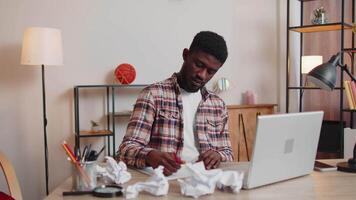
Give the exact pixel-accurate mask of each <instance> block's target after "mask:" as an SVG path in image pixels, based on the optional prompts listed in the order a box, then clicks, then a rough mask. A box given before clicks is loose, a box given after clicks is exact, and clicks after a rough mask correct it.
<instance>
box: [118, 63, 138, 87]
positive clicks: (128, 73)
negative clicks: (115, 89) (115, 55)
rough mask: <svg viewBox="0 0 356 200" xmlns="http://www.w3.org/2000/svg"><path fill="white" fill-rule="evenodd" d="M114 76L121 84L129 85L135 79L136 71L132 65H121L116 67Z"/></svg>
mask: <svg viewBox="0 0 356 200" xmlns="http://www.w3.org/2000/svg"><path fill="white" fill-rule="evenodd" d="M115 76H116V79H117V80H118V81H119V82H120V83H121V84H130V83H132V82H133V81H134V80H135V78H136V70H135V68H134V67H133V66H132V65H130V64H127V63H123V64H120V65H118V66H117V67H116V69H115Z"/></svg>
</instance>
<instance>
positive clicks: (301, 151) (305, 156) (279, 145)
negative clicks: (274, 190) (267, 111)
mask: <svg viewBox="0 0 356 200" xmlns="http://www.w3.org/2000/svg"><path fill="white" fill-rule="evenodd" d="M323 114H324V112H322V111H317V112H302V113H289V114H275V115H265V116H258V119H257V130H256V139H255V143H254V150H253V152H252V160H251V162H250V168H249V172H248V173H249V174H248V177H247V180H246V185H245V187H246V188H254V187H258V186H262V185H266V184H270V183H274V182H278V181H282V180H286V179H290V178H294V177H298V176H303V175H306V174H309V173H311V172H312V170H313V166H314V161H315V156H316V151H317V146H318V141H319V135H320V129H321V123H322V119H323Z"/></svg>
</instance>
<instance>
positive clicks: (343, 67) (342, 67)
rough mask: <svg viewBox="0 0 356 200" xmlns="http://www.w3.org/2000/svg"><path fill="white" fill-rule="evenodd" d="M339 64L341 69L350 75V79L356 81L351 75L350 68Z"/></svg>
mask: <svg viewBox="0 0 356 200" xmlns="http://www.w3.org/2000/svg"><path fill="white" fill-rule="evenodd" d="M339 66H340V67H341V69H342V70H344V71H345V72H346V74H348V75H349V76H350V78H351V80H352V81H355V82H356V78H355V77H354V75H352V73H351V72H350V70H349V69H348V68H347V65H339Z"/></svg>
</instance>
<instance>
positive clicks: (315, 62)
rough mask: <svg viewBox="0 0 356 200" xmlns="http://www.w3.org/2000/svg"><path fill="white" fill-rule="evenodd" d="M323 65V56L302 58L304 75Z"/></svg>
mask: <svg viewBox="0 0 356 200" xmlns="http://www.w3.org/2000/svg"><path fill="white" fill-rule="evenodd" d="M321 64H323V56H317V55H315V56H302V74H307V73H309V72H310V71H311V70H312V69H314V68H315V67H316V66H319V65H321Z"/></svg>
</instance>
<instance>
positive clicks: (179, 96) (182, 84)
mask: <svg viewBox="0 0 356 200" xmlns="http://www.w3.org/2000/svg"><path fill="white" fill-rule="evenodd" d="M227 54H228V53H227V47H226V43H225V40H224V38H223V37H221V36H220V35H218V34H216V33H214V32H210V31H202V32H200V33H198V34H197V35H196V36H195V37H194V39H193V42H192V44H191V45H190V47H189V50H188V49H184V50H183V60H184V63H183V65H182V68H181V70H180V71H179V72H178V73H175V74H173V75H172V77H170V78H168V79H166V80H164V81H162V82H158V83H155V84H152V85H150V86H148V87H147V88H145V89H143V91H142V92H141V94H140V95H139V97H138V99H137V101H136V104H135V107H134V111H133V114H132V116H131V119H130V122H129V124H128V126H127V132H126V135H125V137H124V139H123V141H122V144H121V145H120V147H119V151H118V159H119V160H122V161H124V162H125V163H126V164H127V165H129V166H134V167H137V168H143V167H146V166H152V167H153V168H156V167H158V166H159V165H162V166H164V174H165V175H167V176H168V175H171V174H172V173H174V172H176V171H177V170H178V169H179V168H180V164H182V163H183V162H196V161H203V162H204V165H205V167H206V168H207V169H212V168H217V167H218V166H219V164H220V162H222V161H223V162H224V161H231V160H232V159H233V157H232V150H231V144H230V141H229V135H228V128H227V118H228V114H227V109H226V106H225V103H224V102H223V100H222V99H220V98H219V97H218V96H217V95H215V94H213V93H211V92H209V91H208V90H206V88H205V87H204V85H205V84H206V83H207V82H208V81H209V80H210V79H211V78H212V77H213V76H214V74H215V73H216V72H217V71H218V70H219V69H220V67H221V66H222V65H223V64H224V62H225V60H226V58H227ZM180 159H182V160H183V162H181V160H180Z"/></svg>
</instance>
